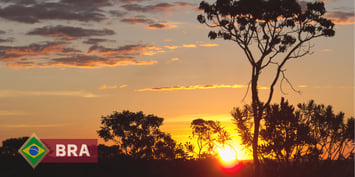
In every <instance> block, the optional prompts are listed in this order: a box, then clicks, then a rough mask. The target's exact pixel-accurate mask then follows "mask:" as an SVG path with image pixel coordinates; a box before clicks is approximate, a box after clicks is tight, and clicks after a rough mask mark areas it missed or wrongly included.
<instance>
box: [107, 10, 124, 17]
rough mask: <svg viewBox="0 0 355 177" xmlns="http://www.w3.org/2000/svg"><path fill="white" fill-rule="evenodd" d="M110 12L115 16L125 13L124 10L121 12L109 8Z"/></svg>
mask: <svg viewBox="0 0 355 177" xmlns="http://www.w3.org/2000/svg"><path fill="white" fill-rule="evenodd" d="M110 14H111V15H113V16H115V17H122V16H124V15H126V12H122V11H120V10H111V11H110Z"/></svg>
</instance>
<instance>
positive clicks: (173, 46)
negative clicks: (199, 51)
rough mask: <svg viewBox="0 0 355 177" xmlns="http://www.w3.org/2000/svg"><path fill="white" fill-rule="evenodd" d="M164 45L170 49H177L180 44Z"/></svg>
mask: <svg viewBox="0 0 355 177" xmlns="http://www.w3.org/2000/svg"><path fill="white" fill-rule="evenodd" d="M164 47H165V48H168V49H177V48H179V46H177V45H166V46H164Z"/></svg>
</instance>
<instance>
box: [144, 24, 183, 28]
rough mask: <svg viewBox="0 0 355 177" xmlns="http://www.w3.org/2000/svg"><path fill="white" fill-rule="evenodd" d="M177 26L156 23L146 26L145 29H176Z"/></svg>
mask: <svg viewBox="0 0 355 177" xmlns="http://www.w3.org/2000/svg"><path fill="white" fill-rule="evenodd" d="M176 27H177V26H176V25H167V24H163V23H156V24H150V25H148V26H146V27H145V28H147V29H170V28H176Z"/></svg>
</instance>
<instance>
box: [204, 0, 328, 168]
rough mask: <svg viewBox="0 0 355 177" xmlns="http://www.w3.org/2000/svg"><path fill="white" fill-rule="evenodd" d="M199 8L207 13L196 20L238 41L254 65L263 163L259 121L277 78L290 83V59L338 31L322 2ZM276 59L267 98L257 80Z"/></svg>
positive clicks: (222, 2) (225, 3)
mask: <svg viewBox="0 0 355 177" xmlns="http://www.w3.org/2000/svg"><path fill="white" fill-rule="evenodd" d="M199 9H200V10H203V12H204V15H202V14H201V15H199V16H198V17H197V20H198V21H199V22H200V23H202V24H206V25H207V26H208V27H211V28H213V29H214V30H212V31H210V32H209V33H208V37H209V38H210V39H212V40H213V39H216V38H222V39H224V40H230V41H233V42H235V43H236V44H237V45H238V46H239V47H240V48H241V49H242V50H243V52H244V53H245V55H246V59H247V60H248V61H249V63H250V65H251V67H252V70H251V80H250V87H251V93H252V111H253V120H254V132H253V133H252V137H251V138H252V139H253V141H252V147H253V158H254V163H255V166H256V169H259V160H258V138H259V126H260V121H261V119H262V118H263V117H262V116H263V113H264V111H265V108H266V107H268V106H269V104H270V102H271V100H272V97H273V93H274V87H275V85H276V83H277V82H278V81H279V80H280V79H281V84H282V81H286V82H287V83H289V84H290V82H289V81H288V79H287V78H286V77H285V69H284V67H285V64H286V63H287V62H288V61H290V60H292V59H295V58H300V57H303V56H305V55H307V54H309V53H310V52H311V43H310V41H311V40H313V39H315V38H319V37H323V36H326V37H331V36H334V34H335V31H334V30H333V27H334V23H332V22H331V20H329V19H326V18H324V14H325V12H326V10H325V8H324V3H323V2H313V3H308V4H307V7H305V8H304V9H302V8H301V6H300V4H298V3H297V2H296V0H267V1H265V0H217V1H216V2H215V3H212V4H210V3H207V2H205V1H202V2H201V3H200V6H199ZM271 65H275V66H276V67H275V68H276V70H275V75H274V77H273V80H272V82H271V84H270V86H269V88H270V91H269V94H268V97H267V99H266V100H265V101H262V100H260V98H259V93H258V82H259V78H260V75H261V73H262V71H263V70H265V69H266V68H269V67H268V66H271ZM290 85H291V84H290ZM291 86H292V85H291ZM256 171H258V170H256Z"/></svg>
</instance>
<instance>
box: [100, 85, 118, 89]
mask: <svg viewBox="0 0 355 177" xmlns="http://www.w3.org/2000/svg"><path fill="white" fill-rule="evenodd" d="M115 88H117V85H113V86H108V85H106V84H104V85H101V86H100V87H99V88H98V89H99V90H103V89H115Z"/></svg>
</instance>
